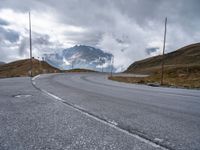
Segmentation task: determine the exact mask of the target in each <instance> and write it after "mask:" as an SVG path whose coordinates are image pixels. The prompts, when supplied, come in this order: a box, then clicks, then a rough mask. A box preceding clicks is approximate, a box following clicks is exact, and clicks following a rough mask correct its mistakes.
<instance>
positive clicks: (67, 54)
mask: <svg viewBox="0 0 200 150" xmlns="http://www.w3.org/2000/svg"><path fill="white" fill-rule="evenodd" d="M111 58H112V54H110V53H106V52H104V51H103V50H101V49H98V48H94V47H91V46H86V45H75V46H73V47H71V48H67V49H64V50H63V51H62V53H61V54H58V53H55V54H46V55H45V60H46V61H47V62H48V63H50V64H51V65H53V66H55V67H57V68H60V69H65V70H68V69H72V68H84V69H92V70H97V71H101V70H102V68H104V69H103V70H104V71H109V70H110V62H111Z"/></svg>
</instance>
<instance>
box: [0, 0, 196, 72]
mask: <svg viewBox="0 0 200 150" xmlns="http://www.w3.org/2000/svg"><path fill="white" fill-rule="evenodd" d="M199 6H200V1H199V0H190V1H188V0H176V1H174V0H167V1H166V0H151V1H149V0H84V1H83V0H57V1H55V0H42V1H39V0H35V1H32V0H15V1H14V2H13V0H3V1H2V2H1V4H0V19H1V20H3V21H4V23H2V24H5V22H7V23H8V24H7V25H6V28H4V30H5V29H6V30H7V31H8V30H12V31H17V32H18V33H19V34H20V36H19V39H18V42H17V41H15V40H14V41H15V42H13V45H12V48H13V49H14V47H17V45H18V48H17V51H18V49H19V46H22V47H23V39H24V37H28V33H27V30H28V21H27V17H28V15H27V12H28V11H29V10H31V12H32V22H33V32H35V33H37V34H39V35H36V34H35V35H34V34H33V41H34V45H33V47H34V55H36V56H39V55H42V53H50V52H52V51H59V50H61V49H62V48H63V49H64V48H67V47H70V46H73V45H76V44H86V45H90V46H94V47H98V48H101V49H103V50H105V51H108V52H110V53H112V54H113V55H114V57H115V62H114V64H115V66H116V67H118V68H119V70H120V69H124V68H126V67H128V65H130V64H131V63H132V62H134V61H136V60H139V59H142V58H146V57H149V56H152V55H158V54H160V53H161V51H162V45H163V32H164V18H165V17H166V16H167V17H168V30H167V43H166V52H171V51H173V50H176V49H177V48H180V47H182V46H185V45H188V44H191V43H195V42H199V41H200V19H199V14H200V9H199ZM16 18H18V19H16ZM1 20H0V22H1ZM0 24H1V23H0ZM0 38H1V39H2V41H5V39H8V37H7V38H6V36H1V37H0ZM9 41H10V40H9ZM16 42H17V43H16ZM20 42H22V45H21V44H20ZM14 43H15V44H14ZM4 45H5V42H4ZM13 51H14V50H13ZM5 55H6V53H5ZM26 56H27V57H28V55H26ZM16 58H18V56H16Z"/></svg>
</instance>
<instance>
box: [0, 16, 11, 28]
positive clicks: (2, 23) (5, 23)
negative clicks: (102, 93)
mask: <svg viewBox="0 0 200 150" xmlns="http://www.w3.org/2000/svg"><path fill="white" fill-rule="evenodd" d="M7 25H9V23H8V22H7V21H6V20H3V19H1V18H0V26H7Z"/></svg>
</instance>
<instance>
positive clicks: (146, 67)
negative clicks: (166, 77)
mask: <svg viewBox="0 0 200 150" xmlns="http://www.w3.org/2000/svg"><path fill="white" fill-rule="evenodd" d="M161 60H162V57H161V56H155V57H151V58H147V59H144V60H141V61H137V62H134V63H133V64H132V65H130V66H129V67H128V69H127V70H126V71H125V72H126V73H144V74H152V73H159V71H160V66H161ZM164 64H165V70H167V71H169V72H173V71H174V70H177V68H178V70H177V72H185V71H187V70H188V69H189V70H190V71H192V70H193V69H198V68H199V67H200V43H196V44H192V45H188V46H185V47H183V48H180V49H178V50H176V51H174V52H171V53H168V54H165V55H164Z"/></svg>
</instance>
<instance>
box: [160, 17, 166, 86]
mask: <svg viewBox="0 0 200 150" xmlns="http://www.w3.org/2000/svg"><path fill="white" fill-rule="evenodd" d="M166 33H167V17H166V18H165V31H164V40H163V52H162V64H161V81H160V84H161V85H163V76H164V54H165V42H166Z"/></svg>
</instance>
